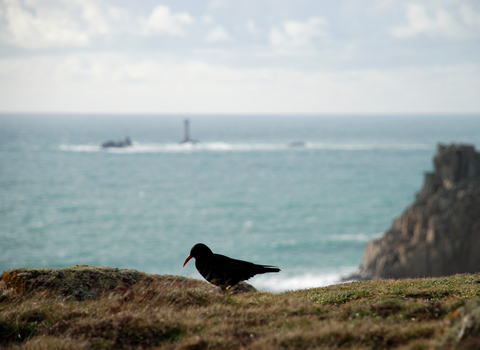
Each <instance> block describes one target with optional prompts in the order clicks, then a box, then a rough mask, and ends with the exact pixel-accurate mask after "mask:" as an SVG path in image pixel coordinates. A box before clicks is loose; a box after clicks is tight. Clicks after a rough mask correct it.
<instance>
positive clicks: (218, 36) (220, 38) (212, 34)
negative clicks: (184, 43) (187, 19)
mask: <svg viewBox="0 0 480 350" xmlns="http://www.w3.org/2000/svg"><path fill="white" fill-rule="evenodd" d="M204 40H205V41H206V42H208V43H217V42H227V41H231V40H232V37H231V36H230V35H229V34H228V32H227V31H226V30H225V28H223V27H222V26H216V27H215V28H213V29H211V30H210V31H209V32H208V33H207V35H206V36H205V38H204Z"/></svg>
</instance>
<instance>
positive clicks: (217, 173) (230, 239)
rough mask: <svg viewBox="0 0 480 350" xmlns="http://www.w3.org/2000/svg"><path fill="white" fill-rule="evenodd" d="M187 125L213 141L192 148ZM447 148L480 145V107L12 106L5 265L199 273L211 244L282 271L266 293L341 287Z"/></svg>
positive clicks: (3, 169) (1, 247)
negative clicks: (196, 254)
mask: <svg viewBox="0 0 480 350" xmlns="http://www.w3.org/2000/svg"><path fill="white" fill-rule="evenodd" d="M185 118H188V119H189V120H190V128H191V129H190V131H191V137H192V138H194V139H197V140H199V141H200V143H198V144H194V145H192V144H179V141H180V140H181V139H182V137H183V120H184V119H185ZM125 136H129V137H130V138H131V139H132V141H133V146H132V147H129V148H117V149H108V150H103V149H101V147H100V146H99V145H100V143H101V142H103V141H106V140H110V139H113V140H119V139H123V138H124V137H125ZM292 140H293V141H302V142H304V146H303V147H302V146H300V147H289V146H288V142H289V141H292ZM438 142H442V143H451V142H456V143H460V142H462V143H470V144H473V145H475V146H476V147H477V149H478V147H479V146H480V116H479V115H470V116H456V115H448V116H447V115H442V116H435V115H429V116H425V115H423V116H401V115H395V116H392V115H390V116H388V115H385V116H383V115H377V116H368V115H357V116H296V115H291V116H274V115H272V116H249V115H237V116H231V115H230V116H228V115H226V116H223V115H214V116H208V115H188V116H182V115H173V116H167V115H158V116H157V115H139V116H138V115H73V114H65V115H60V114H55V115H47V114H38V115H34V114H29V115H20V114H1V115H0V271H3V270H6V269H9V268H12V267H64V266H70V265H75V264H89V265H104V266H111V267H119V268H133V269H137V270H141V271H145V272H148V273H158V274H178V275H183V276H189V277H194V278H199V279H200V278H201V276H200V275H199V274H198V272H197V271H196V270H195V266H194V263H192V262H191V263H189V264H187V266H186V267H185V268H182V264H183V262H184V260H185V258H186V257H187V255H188V254H189V251H190V248H191V247H192V246H193V245H194V244H195V243H197V242H203V243H205V244H207V245H208V246H210V248H211V249H212V250H213V251H214V252H218V253H221V254H224V255H228V256H231V257H235V258H238V259H244V260H249V261H253V262H257V263H262V264H270V265H277V266H279V267H280V268H281V269H282V271H281V272H280V273H278V274H267V275H262V276H257V277H254V278H253V279H252V280H251V283H252V284H253V285H254V286H255V287H257V288H259V289H264V290H271V291H283V290H292V289H298V288H306V287H313V286H323V285H327V284H331V283H335V282H338V281H339V279H340V277H341V276H345V275H348V274H350V273H352V272H354V271H355V270H356V269H357V268H358V266H359V264H360V263H361V259H362V254H363V247H364V245H365V243H366V242H368V241H369V240H371V239H373V238H376V237H379V236H380V235H381V234H382V232H384V231H385V230H387V229H388V228H389V226H390V223H391V221H392V219H393V218H394V217H395V216H398V215H400V214H401V213H402V211H403V210H404V209H405V208H406V207H407V206H408V205H409V204H410V203H411V202H412V201H413V199H414V196H415V193H416V192H417V191H418V190H420V187H421V185H422V182H423V174H424V172H426V171H431V170H432V157H433V155H434V153H435V150H436V145H437V143H438Z"/></svg>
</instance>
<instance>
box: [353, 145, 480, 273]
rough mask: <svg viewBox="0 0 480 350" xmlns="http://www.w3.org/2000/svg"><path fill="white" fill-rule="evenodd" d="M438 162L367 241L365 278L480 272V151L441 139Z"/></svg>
mask: <svg viewBox="0 0 480 350" xmlns="http://www.w3.org/2000/svg"><path fill="white" fill-rule="evenodd" d="M433 163H434V168H435V170H434V172H433V173H427V174H425V181H424V184H423V187H422V189H421V190H420V192H419V193H418V194H417V195H416V199H415V201H414V203H413V204H412V205H410V206H409V207H408V208H407V209H406V210H405V212H404V213H403V214H402V215H401V216H400V217H398V218H395V219H394V220H393V222H392V226H391V228H390V229H389V230H388V231H387V232H385V234H384V235H383V237H381V238H380V239H378V240H374V241H371V242H369V243H367V244H366V246H365V251H364V257H363V262H362V266H361V268H360V277H361V279H378V278H406V277H424V276H431V277H437V276H447V275H452V274H455V273H463V272H465V273H472V272H477V271H480V153H477V152H475V149H474V147H472V146H467V145H456V144H452V145H442V144H439V145H438V149H437V153H436V154H435V156H434V159H433Z"/></svg>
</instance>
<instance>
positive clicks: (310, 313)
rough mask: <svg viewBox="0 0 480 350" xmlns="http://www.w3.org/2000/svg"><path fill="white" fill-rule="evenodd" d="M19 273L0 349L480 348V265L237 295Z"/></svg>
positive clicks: (2, 315) (191, 283) (154, 281)
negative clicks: (476, 269) (68, 285)
mask: <svg viewBox="0 0 480 350" xmlns="http://www.w3.org/2000/svg"><path fill="white" fill-rule="evenodd" d="M56 271H57V272H58V270H56ZM117 272H118V273H120V275H119V276H121V275H125V273H122V271H121V270H117ZM22 273H23V275H24V276H26V275H25V271H23V272H22V271H19V274H18V276H22ZM45 274H46V273H45ZM18 276H17V277H16V278H17V280H15V279H14V275H13V272H11V273H10V274H9V276H7V275H4V277H5V278H4V280H3V281H2V282H1V283H0V348H13V349H150V348H158V349H316V348H321V349H417V350H420V349H480V274H473V275H471V274H462V275H455V276H450V277H442V278H422V279H404V280H378V281H363V282H352V283H344V284H337V285H332V286H328V287H323V288H313V289H306V290H298V291H290V292H284V293H269V292H259V291H244V292H239V293H236V294H234V293H229V294H224V293H222V292H221V291H220V289H219V288H217V287H213V286H211V285H209V284H207V283H204V282H202V281H198V280H193V279H187V278H183V277H175V276H164V277H162V276H157V277H155V278H153V277H152V275H147V277H146V278H140V277H145V276H143V275H141V276H140V275H136V276H137V277H139V280H138V281H137V280H129V281H130V282H129V283H125V281H123V282H122V283H120V284H119V285H118V286H115V285H114V284H112V285H109V286H108V288H107V287H104V289H103V290H102V291H101V292H98V291H97V292H95V293H93V292H92V293H90V294H88V293H86V292H85V293H86V294H85V293H84V295H86V296H88V297H85V298H78V297H74V298H72V297H71V295H75V294H74V293H75V291H73V290H71V291H70V294H71V295H69V291H68V289H65V288H63V289H62V290H61V291H59V289H58V288H56V287H55V283H54V282H52V281H53V280H52V279H50V280H49V281H50V282H49V283H50V285H48V286H47V287H48V288H47V287H45V283H44V284H42V288H36V287H35V284H34V283H31V284H30V285H29V288H27V283H26V282H27V280H25V281H24V280H23V279H22V280H20V282H22V283H23V285H24V288H21V287H20V284H19V283H18V278H20V277H18ZM83 276H84V277H85V275H83ZM92 276H93V277H92ZM92 276H89V280H92V281H93V282H92V283H94V281H95V274H94V273H93V275H92ZM15 283H16V286H15ZM75 288H83V290H84V291H85V290H86V291H87V292H88V289H89V287H88V286H85V285H84V284H81V285H76V287H75ZM90 289H92V288H90ZM92 290H93V289H92Z"/></svg>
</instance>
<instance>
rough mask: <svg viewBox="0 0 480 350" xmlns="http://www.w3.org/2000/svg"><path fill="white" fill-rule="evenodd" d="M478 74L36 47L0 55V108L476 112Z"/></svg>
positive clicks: (465, 69)
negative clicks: (239, 63)
mask: <svg viewBox="0 0 480 350" xmlns="http://www.w3.org/2000/svg"><path fill="white" fill-rule="evenodd" d="M479 75H480V66H479V65H478V64H477V65H465V64H458V65H452V66H433V67H427V68H404V69H388V68H386V69H363V70H358V69H352V70H345V71H322V70H313V71H302V70H301V69H290V70H284V69H281V68H275V67H268V68H238V67H237V68H234V67H228V66H225V65H217V64H211V63H207V62H202V61H198V60H183V61H180V60H173V59H171V60H159V59H155V58H143V59H137V58H135V59H134V58H128V57H126V56H124V55H121V54H114V53H109V54H107V53H104V54H94V53H90V54H80V55H79V54H69V55H64V56H54V55H42V56H35V57H29V58H21V59H12V58H9V59H0V77H1V79H2V81H3V83H2V84H0V95H1V96H2V104H1V108H2V110H3V111H31V112H34V111H36V112H51V111H55V112H65V111H70V112H150V113H170V112H172V113H388V112H390V113H392V112H396V113H402V112H405V113H408V112H417V113H421V112H425V113H429V112H430V113H432V112H441V113H446V112H475V111H478V110H479V109H480V101H479V100H478V95H479V94H480V86H479V85H478V76H479ZM27 91H28V92H29V93H28V95H26V92H27Z"/></svg>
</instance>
